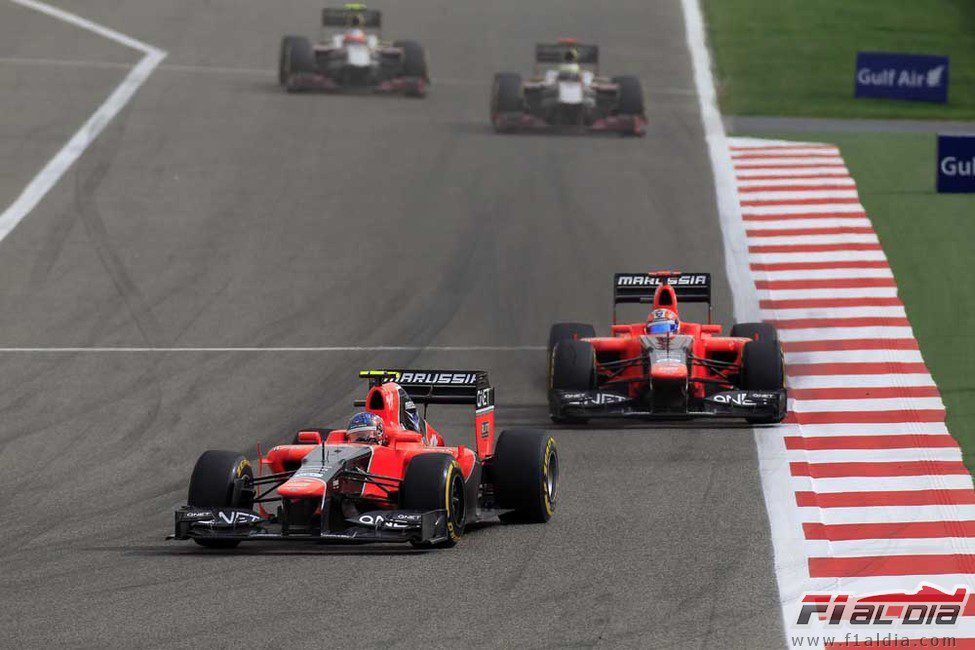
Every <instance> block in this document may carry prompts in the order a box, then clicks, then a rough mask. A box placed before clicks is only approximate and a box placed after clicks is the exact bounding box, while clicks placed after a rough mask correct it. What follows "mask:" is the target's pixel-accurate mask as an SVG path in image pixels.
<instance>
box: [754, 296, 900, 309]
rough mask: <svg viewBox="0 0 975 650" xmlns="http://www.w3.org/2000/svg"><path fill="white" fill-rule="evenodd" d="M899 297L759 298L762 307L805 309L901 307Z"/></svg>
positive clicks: (759, 304)
mask: <svg viewBox="0 0 975 650" xmlns="http://www.w3.org/2000/svg"><path fill="white" fill-rule="evenodd" d="M903 305H904V303H902V302H901V301H900V299H899V298H896V297H894V296H889V297H886V298H794V299H790V300H759V301H758V306H759V307H761V308H762V309H805V308H816V307H902V306H903Z"/></svg>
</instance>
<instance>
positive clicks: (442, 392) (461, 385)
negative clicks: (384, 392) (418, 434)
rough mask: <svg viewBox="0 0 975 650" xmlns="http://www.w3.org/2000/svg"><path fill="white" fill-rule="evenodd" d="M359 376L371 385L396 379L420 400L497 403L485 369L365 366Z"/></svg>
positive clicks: (423, 402) (476, 403) (446, 402)
mask: <svg viewBox="0 0 975 650" xmlns="http://www.w3.org/2000/svg"><path fill="white" fill-rule="evenodd" d="M359 377H361V378H363V379H368V380H369V386H370V387H372V386H377V385H379V384H384V383H386V382H387V381H395V382H396V383H397V384H399V385H400V387H402V388H403V390H405V391H406V392H407V393H408V394H409V396H410V397H411V398H412V399H413V401H414V402H416V403H417V404H467V405H470V406H476V407H480V406H482V405H483V406H487V405H488V404H487V402H490V404H492V405H493V404H494V389H493V388H492V387H491V384H490V382H489V381H488V374H487V372H485V371H484V370H413V369H395V370H390V369H386V370H363V371H361V372H360V373H359ZM485 392H489V393H490V396H488V395H485V394H482V393H485Z"/></svg>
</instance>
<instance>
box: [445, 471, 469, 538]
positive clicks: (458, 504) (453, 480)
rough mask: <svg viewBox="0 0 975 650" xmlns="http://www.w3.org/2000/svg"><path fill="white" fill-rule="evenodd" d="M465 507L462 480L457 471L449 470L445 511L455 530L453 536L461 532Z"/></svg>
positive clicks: (457, 535) (457, 536)
mask: <svg viewBox="0 0 975 650" xmlns="http://www.w3.org/2000/svg"><path fill="white" fill-rule="evenodd" d="M465 508H466V504H465V503H464V481H463V479H461V477H460V474H459V473H457V472H451V477H450V492H449V493H448V497H447V511H448V513H449V517H450V522H451V523H452V524H453V529H454V531H456V534H455V538H459V537H460V535H461V532H462V531H463V530H464V520H465V516H466V512H465Z"/></svg>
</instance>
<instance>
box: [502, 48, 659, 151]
mask: <svg viewBox="0 0 975 650" xmlns="http://www.w3.org/2000/svg"><path fill="white" fill-rule="evenodd" d="M646 121H647V120H646V115H645V114H644V111H643V88H642V86H641V85H640V80H639V79H637V78H636V77H633V76H628V75H624V76H618V77H603V76H601V75H600V74H599V47H598V46H596V45H584V44H582V43H578V42H577V41H576V40H575V39H568V38H563V39H560V40H559V41H558V42H557V43H551V44H547V43H539V44H537V45H536V46H535V69H534V72H533V74H532V77H531V78H530V79H528V80H527V81H525V80H522V77H521V75H520V74H519V73H517V72H499V73H497V74H496V75H494V87H493V88H492V90H491V123H492V124H493V125H494V128H495V130H496V131H498V132H500V133H508V132H513V131H518V130H522V129H538V128H552V127H562V128H573V127H574V128H581V129H588V130H592V131H617V132H619V133H620V134H622V135H637V136H642V135H643V134H644V132H645V130H646Z"/></svg>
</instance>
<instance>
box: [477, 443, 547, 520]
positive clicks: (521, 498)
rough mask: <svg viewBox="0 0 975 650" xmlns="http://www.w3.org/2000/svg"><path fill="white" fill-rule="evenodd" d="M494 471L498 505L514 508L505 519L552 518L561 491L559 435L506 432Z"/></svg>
mask: <svg viewBox="0 0 975 650" xmlns="http://www.w3.org/2000/svg"><path fill="white" fill-rule="evenodd" d="M492 472H493V480H494V489H495V491H496V494H497V499H498V505H499V506H500V507H501V508H505V509H508V508H510V509H511V510H512V512H508V513H505V514H503V515H501V521H503V522H505V523H514V522H522V523H539V524H543V523H545V522H547V521H548V520H549V519H550V518H551V517H552V514H553V513H554V512H555V505H556V500H557V499H558V492H559V454H558V449H557V447H556V445H555V438H553V437H552V436H551V435H549V434H548V433H546V432H544V431H535V430H530V429H513V430H510V431H502V432H501V435H500V436H499V437H498V442H497V445H496V446H495V451H494V460H493V461H492Z"/></svg>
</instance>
